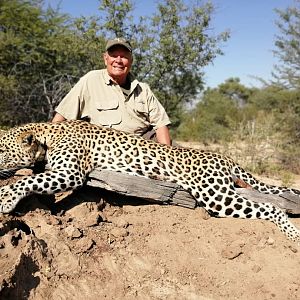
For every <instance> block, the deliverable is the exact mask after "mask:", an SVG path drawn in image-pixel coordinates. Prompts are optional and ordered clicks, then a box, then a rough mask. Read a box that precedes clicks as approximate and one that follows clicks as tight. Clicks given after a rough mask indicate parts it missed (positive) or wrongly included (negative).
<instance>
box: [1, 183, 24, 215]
mask: <svg viewBox="0 0 300 300" xmlns="http://www.w3.org/2000/svg"><path fill="white" fill-rule="evenodd" d="M19 198H20V197H18V194H17V193H16V192H14V191H13V189H12V188H11V187H10V186H9V185H6V186H2V187H1V188H0V213H4V214H7V213H9V212H11V211H12V210H13V209H14V208H15V207H16V205H17V204H18V202H19V200H20V199H19Z"/></svg>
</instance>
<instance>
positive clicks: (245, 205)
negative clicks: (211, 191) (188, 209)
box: [194, 189, 300, 243]
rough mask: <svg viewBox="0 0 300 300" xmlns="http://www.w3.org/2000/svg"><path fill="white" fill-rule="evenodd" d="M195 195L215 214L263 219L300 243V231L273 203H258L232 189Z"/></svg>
mask: <svg viewBox="0 0 300 300" xmlns="http://www.w3.org/2000/svg"><path fill="white" fill-rule="evenodd" d="M194 197H195V198H197V200H198V202H199V203H201V204H202V206H204V208H205V209H206V210H207V211H208V212H209V213H211V214H212V215H214V216H218V217H233V218H242V219H262V220H268V221H271V222H273V223H274V224H276V225H277V227H278V228H279V229H280V231H281V232H283V233H284V234H285V235H286V236H287V237H288V238H289V239H290V240H292V241H296V242H298V243H300V231H299V229H298V228H297V227H296V226H294V225H293V224H292V223H291V222H290V221H289V220H288V217H287V215H286V214H285V213H284V212H283V211H282V210H281V209H280V208H278V207H276V206H274V205H272V204H271V203H256V202H254V201H251V200H249V199H247V198H245V197H243V196H241V195H239V194H238V193H237V192H236V191H235V190H233V189H232V190H230V192H229V193H228V194H227V195H223V194H221V193H215V195H214V196H213V197H208V196H207V195H206V194H205V195H203V194H202V195H201V193H199V192H198V193H195V194H194Z"/></svg>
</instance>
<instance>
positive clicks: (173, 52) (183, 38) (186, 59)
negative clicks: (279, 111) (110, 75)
mask: <svg viewBox="0 0 300 300" xmlns="http://www.w3.org/2000/svg"><path fill="white" fill-rule="evenodd" d="M0 5H1V13H0V24H1V25H0V26H1V33H0V63H1V67H0V68H1V76H2V77H1V78H0V86H1V96H3V97H2V98H1V103H0V107H1V108H3V114H2V116H1V117H0V123H9V124H11V125H13V124H17V123H24V122H28V121H41V120H48V119H49V118H51V117H52V114H53V110H54V108H55V106H56V105H57V104H58V102H59V101H60V100H61V99H62V97H63V96H64V95H65V94H66V92H67V91H68V90H69V89H70V88H71V86H72V85H73V84H74V82H76V81H77V80H78V78H79V77H80V76H82V75H83V74H84V73H86V72H87V71H89V70H92V69H96V68H102V67H103V62H102V59H101V56H102V53H103V52H104V45H105V40H106V39H107V38H111V37H115V36H125V37H127V38H129V39H131V40H132V42H133V45H134V48H135V66H134V69H133V72H134V73H135V74H136V75H137V76H138V78H140V79H142V80H145V81H147V82H148V83H149V84H150V86H151V87H152V89H153V90H154V92H155V93H156V95H157V96H158V98H159V99H160V100H161V102H162V103H163V104H164V105H165V107H166V109H167V111H168V113H169V114H170V116H171V118H172V119H173V121H174V123H175V124H176V122H177V121H178V120H179V117H180V113H179V112H180V109H181V107H182V106H183V105H184V103H186V102H188V101H191V100H192V99H194V98H195V95H196V94H197V93H198V92H199V90H201V88H202V77H203V73H202V69H203V67H204V66H205V65H207V64H208V63H210V62H212V60H213V59H214V58H215V56H216V55H218V54H221V51H220V49H219V46H218V45H219V43H221V42H222V41H225V40H226V39H227V38H228V33H222V34H220V35H217V36H215V37H214V36H211V35H210V34H208V29H209V26H210V20H211V14H212V12H213V7H212V6H211V5H210V4H204V5H202V6H201V5H199V4H197V2H195V3H194V6H192V5H191V6H190V7H185V6H184V4H183V1H181V0H166V1H163V2H161V3H158V6H157V12H156V13H155V15H153V16H150V17H148V18H140V19H137V18H133V17H132V14H133V8H134V4H133V2H131V1H130V0H102V1H101V3H99V14H98V16H94V17H90V18H84V17H81V18H75V19H71V18H70V17H69V16H68V15H65V14H61V13H60V12H59V9H53V8H51V7H48V8H47V9H45V8H44V2H43V1H42V0H26V1H25V0H2V1H1V2H0ZM24 111H26V114H24V113H23V112H24ZM10 116H14V117H13V118H12V117H10Z"/></svg>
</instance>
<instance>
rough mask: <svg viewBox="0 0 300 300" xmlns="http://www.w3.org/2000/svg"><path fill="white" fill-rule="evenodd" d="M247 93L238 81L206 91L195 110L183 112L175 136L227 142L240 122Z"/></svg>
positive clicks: (248, 91)
mask: <svg viewBox="0 0 300 300" xmlns="http://www.w3.org/2000/svg"><path fill="white" fill-rule="evenodd" d="M251 93H252V90H251V89H247V88H246V87H245V86H243V85H242V84H240V83H239V79H238V78H230V79H228V80H227V81H225V82H224V83H222V84H220V85H219V86H218V87H217V88H214V89H210V88H208V89H207V90H206V91H205V92H204V94H203V96H202V97H201V100H200V101H199V103H198V104H197V106H196V108H195V109H193V110H192V111H191V112H187V113H186V116H185V119H184V121H183V122H182V124H181V125H180V126H179V128H178V131H177V134H178V136H177V137H178V138H179V139H193V140H198V141H199V140H200V141H204V142H216V141H220V140H223V141H228V140H230V139H231V138H232V133H233V132H234V130H236V128H237V127H238V125H239V123H240V122H241V121H242V120H243V117H244V114H243V112H244V110H245V109H244V107H245V104H246V103H247V102H248V100H249V96H250V95H251Z"/></svg>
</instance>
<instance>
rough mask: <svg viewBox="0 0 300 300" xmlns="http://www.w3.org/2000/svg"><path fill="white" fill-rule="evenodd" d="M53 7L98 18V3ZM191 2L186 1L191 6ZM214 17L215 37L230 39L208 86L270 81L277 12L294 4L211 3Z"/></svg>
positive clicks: (258, 0) (63, 0)
mask: <svg viewBox="0 0 300 300" xmlns="http://www.w3.org/2000/svg"><path fill="white" fill-rule="evenodd" d="M46 2H48V3H50V4H51V6H53V7H56V6H57V4H58V3H60V7H61V12H64V13H68V14H70V15H72V16H76V17H77V16H89V15H93V14H97V8H98V6H99V0H48V1H46ZM188 2H189V1H186V3H188ZM211 2H212V3H213V4H214V6H215V8H216V9H215V13H214V14H213V18H212V29H213V32H215V33H216V34H217V33H219V32H222V31H224V30H226V29H229V30H230V32H231V38H230V39H229V40H228V41H227V42H226V43H225V44H224V45H223V46H222V50H223V51H224V55H223V56H219V57H217V58H216V59H215V60H214V62H213V64H212V65H210V66H208V67H207V68H206V69H205V80H206V85H207V86H210V87H215V86H217V85H218V84H220V83H222V82H224V80H226V79H227V78H229V77H239V78H240V79H241V82H242V83H243V84H245V85H247V86H259V85H260V82H259V81H257V80H256V79H255V78H253V77H255V76H257V77H261V78H263V79H265V80H267V79H270V78H271V71H272V68H273V65H274V64H275V63H276V62H277V61H276V58H275V57H274V56H273V53H272V50H274V49H275V48H274V41H275V35H276V34H278V29H277V27H276V25H275V20H278V18H277V14H276V13H275V12H274V9H275V8H279V9H284V8H286V7H287V6H289V5H292V4H293V3H294V1H293V0H223V1H222V0H212V1H211ZM134 3H135V14H137V15H151V14H152V13H153V12H154V11H155V7H156V3H157V1H156V0H153V1H152V0H144V1H137V0H136V1H134Z"/></svg>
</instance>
